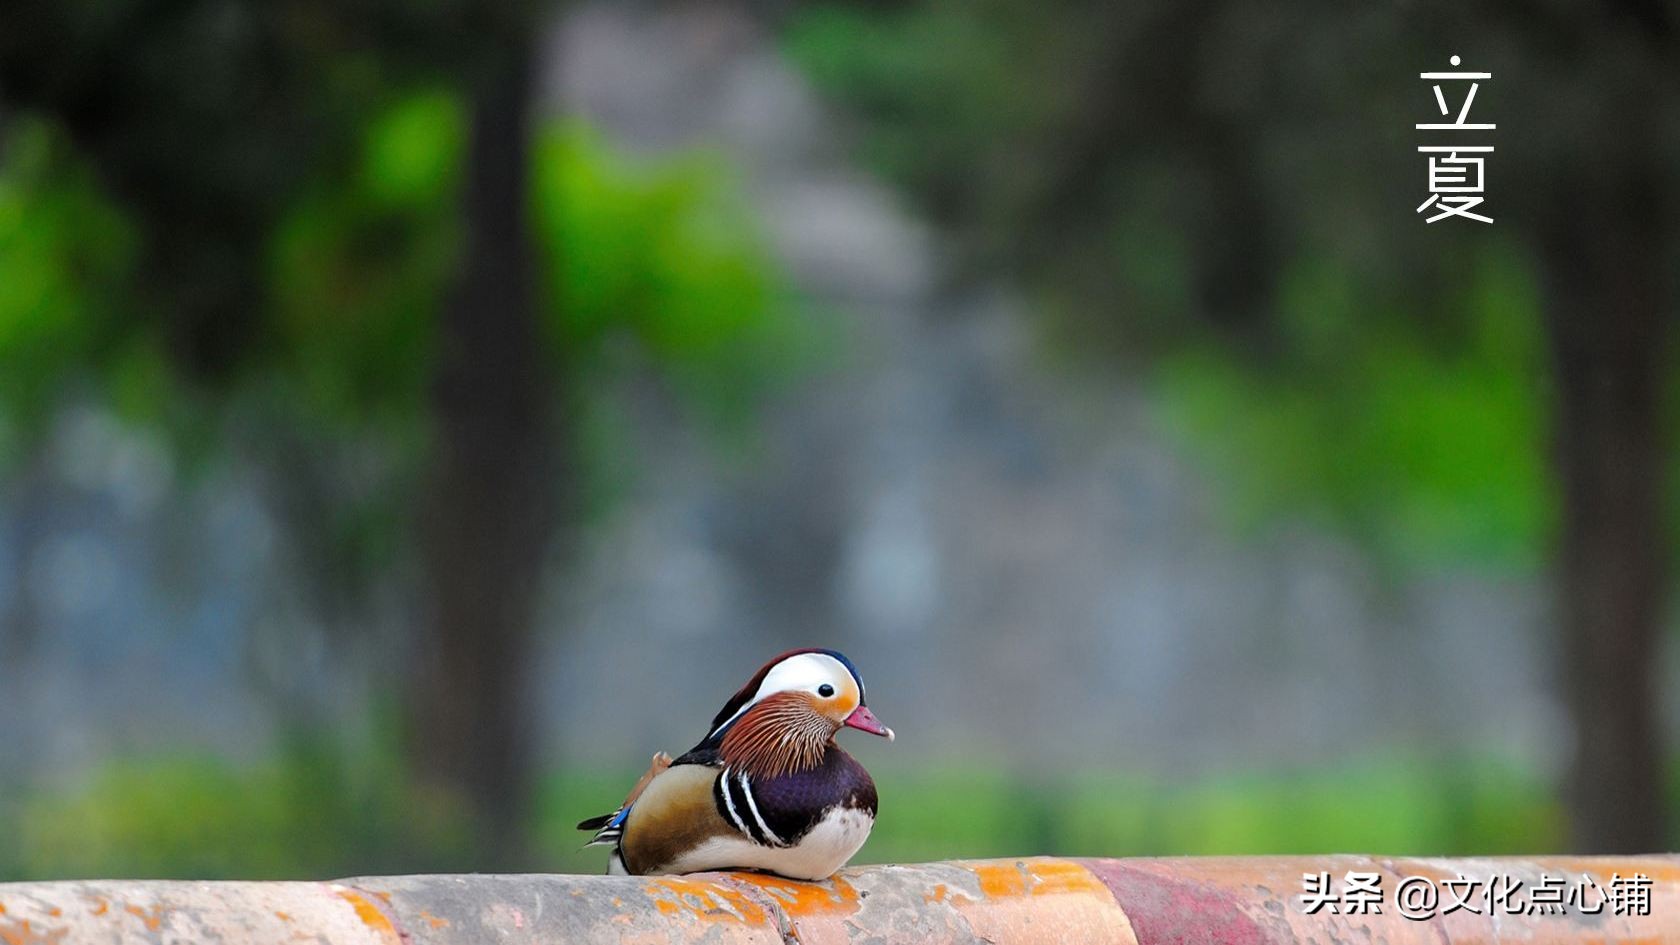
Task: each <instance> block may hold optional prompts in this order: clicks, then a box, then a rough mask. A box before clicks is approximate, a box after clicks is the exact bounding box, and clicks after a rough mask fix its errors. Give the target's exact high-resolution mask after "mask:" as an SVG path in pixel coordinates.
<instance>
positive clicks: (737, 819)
mask: <svg viewBox="0 0 1680 945" xmlns="http://www.w3.org/2000/svg"><path fill="white" fill-rule="evenodd" d="M718 792H719V793H721V794H722V795H723V806H724V807H726V808H728V809H729V819H730V820H731V821H733V822H734V823H735V829H736V830H739V831H741V832H742V833H744V834H747V835H748V836H751V835H752V832H751V831H749V830H748V829H747V825H746V823H745V822H743V821H742V820H741V814H740V812H739V811H737V810H736V809H735V799H734V798H732V797H730V796H729V769H728V768H724V769H723V774H721V775H719V776H718Z"/></svg>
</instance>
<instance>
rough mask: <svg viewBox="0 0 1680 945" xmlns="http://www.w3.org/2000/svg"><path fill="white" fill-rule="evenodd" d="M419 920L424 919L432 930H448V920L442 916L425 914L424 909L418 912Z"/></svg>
mask: <svg viewBox="0 0 1680 945" xmlns="http://www.w3.org/2000/svg"><path fill="white" fill-rule="evenodd" d="M420 918H422V919H425V920H426V922H427V924H429V925H430V926H431V927H432V928H434V929H442V928H448V927H449V920H448V919H445V918H444V917H443V916H440V915H432V914H431V913H430V912H427V911H426V910H424V909H421V910H420Z"/></svg>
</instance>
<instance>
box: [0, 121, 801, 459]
mask: <svg viewBox="0 0 1680 945" xmlns="http://www.w3.org/2000/svg"><path fill="white" fill-rule="evenodd" d="M464 135H465V119H464V109H462V104H460V101H459V98H457V96H454V94H450V92H440V91H438V92H420V94H413V96H408V98H405V99H402V101H396V103H395V104H391V106H390V108H386V109H385V111H381V113H380V114H376V116H375V118H373V121H370V124H368V128H366V133H365V140H363V143H361V148H360V160H358V161H354V165H353V168H351V173H348V175H341V177H333V178H328V180H318V182H316V183H314V185H312V187H311V188H307V192H306V193H304V197H302V198H301V200H297V203H296V205H294V207H292V209H291V210H289V212H287V214H286V215H284V219H282V224H281V225H279V227H277V230H276V232H274V235H272V240H270V254H269V267H267V271H269V277H267V299H269V311H267V313H265V319H264V326H265V328H264V331H262V345H260V351H259V353H257V355H255V356H254V358H250V360H249V365H247V367H245V370H244V372H242V377H240V378H239V383H240V387H242V390H244V393H245V395H249V397H254V399H259V400H262V402H267V404H282V405H284V412H286V414H287V415H291V417H292V419H294V420H296V422H297V424H302V425H304V427H306V429H309V430H311V434H312V436H326V437H334V436H356V434H368V432H378V434H381V436H395V437H396V439H398V441H402V439H403V437H408V434H415V432H420V430H418V429H417V425H418V424H420V422H422V420H423V399H425V395H427V388H425V385H427V380H428V378H430V368H432V353H433V345H435V325H437V311H438V306H440V304H444V301H445V298H447V291H449V286H450V281H452V274H454V261H455V252H457V242H459V232H457V225H459V212H457V193H459V180H460V163H462V158H464ZM534 151H536V156H534V166H533V168H531V173H533V207H531V225H533V229H534V232H536V235H538V247H539V252H541V261H539V262H541V269H543V286H541V289H543V298H544V299H546V304H544V308H543V314H544V321H546V326H548V340H549V348H551V356H553V365H554V368H553V370H554V377H556V380H558V382H559V383H558V390H559V395H561V397H564V399H571V400H576V402H580V404H581V405H583V407H585V409H588V407H591V405H596V407H600V399H601V397H603V395H606V393H608V392H610V390H612V387H613V383H615V380H618V378H622V377H623V375H625V372H640V373H643V375H648V377H655V378H662V380H664V382H665V383H667V385H669V387H670V390H672V392H674V395H675V397H674V399H675V400H677V402H679V404H680V405H684V407H690V409H692V410H694V414H696V415H699V417H702V419H707V420H722V422H729V420H736V419H739V417H741V415H743V414H744V410H746V409H748V407H749V405H751V404H753V402H756V399H758V397H759V395H761V393H763V392H764V388H766V387H769V385H774V383H776V382H778V380H781V378H785V377H788V375H790V373H793V372H798V370H801V367H803V362H801V358H803V356H806V355H810V353H811V350H813V348H811V345H810V338H808V335H806V333H805V321H803V319H800V318H796V316H795V308H796V299H795V298H793V296H791V289H790V288H788V284H786V282H785V281H783V279H781V276H780V272H778V267H776V264H774V261H773V259H771V257H769V254H768V249H766V245H764V244H763V242H761V240H759V239H758V234H756V232H754V227H753V220H751V217H749V214H748V210H746V203H744V200H743V198H741V193H739V187H738V185H736V182H734V180H732V177H731V173H729V168H727V166H726V163H724V161H721V160H716V158H712V156H707V155H690V156H679V158H665V160H659V161H638V160H632V158H628V156H627V155H622V153H617V151H615V150H613V148H610V146H608V145H606V143H605V141H601V140H600V138H598V136H596V135H591V133H590V131H588V129H586V128H581V126H576V124H549V126H544V128H543V129H541V131H539V141H538V143H536V148H534ZM133 264H134V254H133V239H131V230H129V227H128V225H126V220H124V217H123V212H121V209H119V207H118V205H116V203H114V202H111V200H108V198H106V197H104V195H102V193H101V190H99V185H97V182H96V180H92V178H91V175H89V173H87V172H86V168H84V166H82V165H81V163H79V161H77V160H74V156H72V155H71V151H69V150H67V146H66V145H64V141H60V140H59V136H57V135H55V133H54V129H52V126H50V124H47V123H44V121H35V119H30V121H17V123H15V128H13V129H12V131H10V135H8V146H7V151H5V161H3V165H0V412H3V414H5V415H7V417H8V419H12V420H22V422H25V424H37V422H39V419H40V417H42V415H44V412H45V410H47V409H50V407H52V405H54V404H55V399H57V397H62V395H64V393H66V392H67V390H71V392H74V388H76V385H74V383H67V378H71V380H74V378H81V380H82V382H84V387H86V390H89V392H96V393H101V395H111V397H121V399H123V400H124V402H131V404H134V405H141V404H153V407H151V409H150V410H148V412H146V417H148V419H166V417H170V415H171V412H170V410H165V409H161V407H156V405H158V404H170V402H171V400H180V397H181V395H183V393H186V392H185V390H183V388H181V387H180V385H176V383H175V382H173V380H171V378H170V377H168V372H166V365H165V363H163V362H161V360H158V358H156V356H155V355H146V356H144V358H139V367H123V365H119V363H118V360H116V358H113V356H111V355H113V353H133V351H141V353H148V351H158V350H163V348H165V345H166V340H165V338H161V336H156V335H153V331H156V330H158V325H160V323H158V319H148V318H143V316H144V313H143V311H138V308H136V306H139V304H143V303H139V301H138V296H134V293H133V291H131V289H133V286H131V281H133V279H134V271H133V269H134V266H133ZM114 368H121V370H114ZM124 390H126V392H128V393H124Z"/></svg>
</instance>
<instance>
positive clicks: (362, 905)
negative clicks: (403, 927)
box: [338, 889, 402, 942]
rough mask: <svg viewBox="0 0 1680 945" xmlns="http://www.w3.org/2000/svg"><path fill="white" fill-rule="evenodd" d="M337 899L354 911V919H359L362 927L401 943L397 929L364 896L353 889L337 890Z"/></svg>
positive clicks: (386, 916) (382, 912)
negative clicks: (347, 904) (346, 903)
mask: <svg viewBox="0 0 1680 945" xmlns="http://www.w3.org/2000/svg"><path fill="white" fill-rule="evenodd" d="M338 898H340V899H343V900H344V901H345V902H348V903H349V904H350V908H352V909H354V910H356V918H358V919H361V920H362V924H363V925H365V926H367V927H368V928H370V929H373V930H374V931H375V932H378V933H379V934H381V935H383V936H385V937H387V938H389V939H390V940H391V941H394V942H400V941H402V936H401V935H399V934H397V927H396V926H395V925H393V924H392V923H391V917H390V916H388V915H386V914H385V912H384V911H383V910H382V909H380V908H379V907H378V906H376V905H374V904H373V903H371V902H369V901H368V900H367V897H366V896H363V895H362V894H360V893H358V892H356V891H355V890H353V889H340V890H338Z"/></svg>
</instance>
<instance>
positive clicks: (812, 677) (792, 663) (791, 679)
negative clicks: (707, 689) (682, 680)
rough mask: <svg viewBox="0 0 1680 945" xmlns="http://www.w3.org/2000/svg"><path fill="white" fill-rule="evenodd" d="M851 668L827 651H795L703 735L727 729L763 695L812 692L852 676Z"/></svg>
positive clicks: (763, 698) (860, 689) (762, 699)
mask: <svg viewBox="0 0 1680 945" xmlns="http://www.w3.org/2000/svg"><path fill="white" fill-rule="evenodd" d="M854 678H855V677H853V676H852V671H851V670H849V669H847V668H846V665H845V664H844V663H842V662H840V661H839V660H837V659H835V658H834V657H832V656H829V655H828V654H827V653H799V654H796V655H794V656H790V657H788V658H787V659H785V660H782V661H781V662H780V663H777V664H776V665H775V666H773V667H771V668H770V672H768V673H766V674H764V681H763V682H761V683H759V684H758V691H757V692H755V693H753V695H752V698H751V699H748V700H747V701H746V702H745V703H743V704H742V705H741V707H740V708H739V709H736V710H735V714H734V715H731V716H730V717H729V718H727V719H724V720H723V724H722V725H719V726H718V727H717V728H714V729H712V730H711V732H710V733H708V734H707V736H706V737H707V738H711V737H713V736H715V735H717V733H719V732H721V731H723V730H724V729H726V728H728V727H729V725H730V723H732V722H734V721H735V720H736V719H738V718H740V717H741V716H742V715H744V714H746V711H747V710H748V709H750V708H752V707H753V706H755V705H757V704H759V703H760V702H762V701H764V700H765V699H766V698H767V697H769V696H773V695H775V694H776V693H778V692H790V691H793V690H796V689H797V690H805V691H808V692H815V691H816V689H817V687H818V686H819V685H822V684H823V683H834V682H836V681H838V680H842V679H854ZM858 698H859V699H860V700H861V699H862V698H863V685H862V684H861V683H860V684H858Z"/></svg>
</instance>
